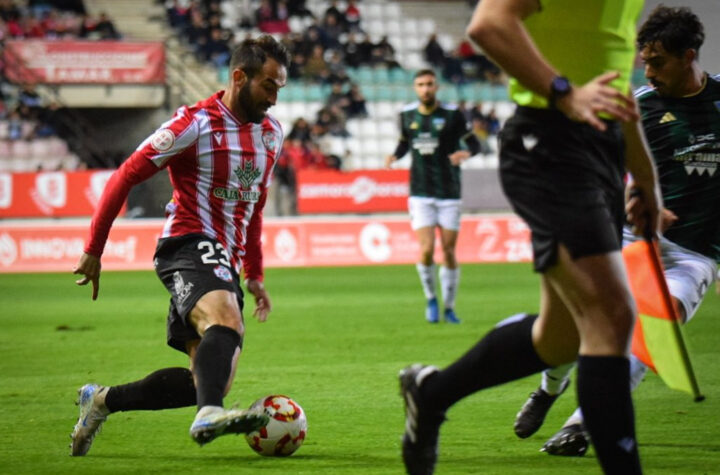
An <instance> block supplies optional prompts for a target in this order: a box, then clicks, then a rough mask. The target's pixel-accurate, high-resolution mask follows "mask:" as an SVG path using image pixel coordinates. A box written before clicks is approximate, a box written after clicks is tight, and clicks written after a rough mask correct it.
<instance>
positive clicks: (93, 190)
mask: <svg viewBox="0 0 720 475" xmlns="http://www.w3.org/2000/svg"><path fill="white" fill-rule="evenodd" d="M113 171H114V170H94V171H81V172H41V173H2V172H0V218H45V217H69V216H92V214H93V210H94V209H95V205H96V204H97V202H98V200H99V199H100V195H102V192H103V189H105V183H106V182H107V180H108V178H110V175H112V173H113ZM124 212H125V210H124V206H123V209H122V210H121V211H120V213H121V214H123V213H124Z"/></svg>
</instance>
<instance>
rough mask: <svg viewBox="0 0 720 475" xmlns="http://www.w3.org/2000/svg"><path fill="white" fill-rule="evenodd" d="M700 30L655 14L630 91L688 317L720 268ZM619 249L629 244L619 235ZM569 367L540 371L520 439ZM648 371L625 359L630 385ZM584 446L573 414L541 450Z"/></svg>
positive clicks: (718, 195) (711, 97) (711, 82)
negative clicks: (642, 79)
mask: <svg viewBox="0 0 720 475" xmlns="http://www.w3.org/2000/svg"><path fill="white" fill-rule="evenodd" d="M704 37H705V36H704V31H703V25H702V23H700V20H699V19H698V17H697V16H696V15H695V14H693V13H692V11H690V10H689V9H688V8H670V7H665V6H660V7H658V8H656V9H655V10H654V11H653V12H652V13H651V14H650V16H649V17H648V19H647V21H646V22H645V23H644V24H643V26H642V27H641V29H640V32H639V34H638V39H637V44H638V47H639V49H640V57H641V59H642V60H643V62H644V63H645V76H646V77H647V79H648V82H649V83H650V86H645V87H642V88H640V89H639V90H638V91H636V93H635V96H636V98H637V100H638V102H639V105H640V111H641V116H642V125H643V129H644V131H645V135H646V137H647V140H648V144H649V145H650V149H651V151H652V154H653V159H654V161H655V164H656V166H657V169H658V175H659V180H660V187H661V189H662V195H663V200H664V206H665V209H664V210H663V211H662V228H663V230H664V237H663V238H661V239H660V252H661V255H662V260H663V264H664V266H665V277H666V280H667V283H668V287H669V289H670V294H671V295H672V296H673V298H674V300H675V301H676V304H677V308H678V309H679V311H680V314H681V316H682V318H683V321H688V320H690V319H691V318H692V316H693V315H694V313H695V311H696V310H697V308H698V307H699V306H700V303H701V302H702V299H703V296H704V295H705V292H706V291H707V289H708V287H709V286H710V285H711V284H712V281H713V280H714V278H715V273H716V268H717V264H716V263H717V262H720V173H717V167H718V163H720V77H719V76H715V77H713V76H711V75H709V74H708V73H706V72H704V71H703V70H702V69H701V67H700V65H699V63H698V54H699V50H700V47H701V46H702V44H703V41H704ZM623 238H624V239H623V242H624V244H629V243H631V242H633V241H634V240H635V239H637V238H635V237H634V236H633V235H632V233H630V232H629V230H627V229H626V230H625V232H624V236H623ZM572 366H573V365H572V364H571V365H564V366H560V367H557V368H552V369H549V370H546V371H545V372H544V373H543V380H542V383H541V386H540V387H539V388H538V389H537V390H536V391H534V392H533V393H532V394H531V395H530V398H529V399H528V400H527V402H526V403H525V405H524V406H523V408H522V409H521V410H520V412H519V413H518V415H517V418H516V421H515V432H516V434H517V435H518V436H519V437H522V438H525V437H529V436H530V435H532V434H533V433H535V432H536V431H537V430H538V429H539V428H540V426H541V425H542V423H543V421H544V419H545V416H546V414H547V412H548V411H549V410H550V407H551V406H552V404H553V402H554V401H555V400H556V399H557V397H558V396H559V395H560V394H561V393H562V392H563V390H564V389H565V388H566V387H567V385H568V382H569V376H568V375H569V372H570V370H571V369H572ZM646 371H647V368H646V367H645V366H644V365H643V364H642V363H641V362H640V361H638V360H637V359H636V358H635V357H631V385H632V387H633V389H634V388H635V387H636V386H637V385H638V384H639V383H640V381H641V380H642V377H643V376H644V375H645V372H646ZM588 445H589V441H588V437H587V434H586V433H585V431H584V430H583V417H582V412H581V411H580V410H579V409H578V410H576V411H575V413H574V414H573V415H572V416H571V417H570V418H569V419H568V420H567V421H566V422H565V424H564V425H563V427H562V429H560V431H558V432H557V433H556V434H555V435H553V436H552V437H551V438H550V439H549V440H548V441H547V442H546V443H545V445H544V446H543V450H544V451H546V452H547V453H549V454H551V455H567V456H581V455H584V454H585V452H586V451H587V449H588Z"/></svg>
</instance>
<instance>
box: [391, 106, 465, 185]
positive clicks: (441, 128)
mask: <svg viewBox="0 0 720 475" xmlns="http://www.w3.org/2000/svg"><path fill="white" fill-rule="evenodd" d="M419 105H420V103H418V102H415V103H413V104H410V105H408V106H407V107H405V108H404V109H403V111H402V112H401V113H400V132H401V137H400V142H401V144H402V142H406V143H407V144H408V147H409V149H410V152H411V153H412V164H411V165H410V196H426V197H432V198H440V199H460V167H458V166H455V165H453V164H452V163H450V159H449V158H448V156H449V155H450V154H452V153H453V152H455V151H457V150H460V148H461V144H460V140H461V139H462V138H463V136H464V135H466V134H467V133H468V127H467V123H466V122H465V118H464V117H463V115H462V113H461V112H460V111H458V110H457V108H455V107H454V106H450V105H447V104H438V106H437V107H435V109H434V110H433V111H432V112H431V113H430V114H428V115H425V114H421V113H420V111H419V110H418V107H419ZM397 158H400V157H397Z"/></svg>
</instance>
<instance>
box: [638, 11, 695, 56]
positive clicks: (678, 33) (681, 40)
mask: <svg viewBox="0 0 720 475" xmlns="http://www.w3.org/2000/svg"><path fill="white" fill-rule="evenodd" d="M704 41H705V32H704V28H703V24H702V23H700V19H699V18H698V17H697V15H695V14H694V13H693V12H692V10H690V9H689V8H687V7H666V6H665V5H658V6H657V7H656V8H655V10H653V11H652V13H650V16H649V17H648V19H647V20H646V21H645V23H643V25H642V27H641V28H640V31H639V32H638V36H637V46H638V48H639V49H643V48H644V47H645V46H647V45H649V44H652V43H655V42H659V43H660V44H661V45H662V46H663V48H665V51H667V52H668V53H670V54H672V55H673V56H678V57H679V56H682V55H683V54H684V53H685V51H687V50H689V49H694V50H695V51H696V52H698V53H699V51H700V47H701V46H702V44H703V42H704Z"/></svg>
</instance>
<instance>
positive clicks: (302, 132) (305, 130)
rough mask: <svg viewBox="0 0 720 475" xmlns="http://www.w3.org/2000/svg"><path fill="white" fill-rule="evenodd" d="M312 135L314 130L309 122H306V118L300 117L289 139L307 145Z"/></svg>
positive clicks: (291, 130) (296, 120)
mask: <svg viewBox="0 0 720 475" xmlns="http://www.w3.org/2000/svg"><path fill="white" fill-rule="evenodd" d="M311 134H312V130H311V128H310V124H309V123H308V121H307V120H305V118H304V117H298V118H297V119H295V122H294V123H293V126H292V129H290V134H289V135H288V139H296V140H300V141H301V142H303V143H305V142H308V141H309V140H310V137H311Z"/></svg>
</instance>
